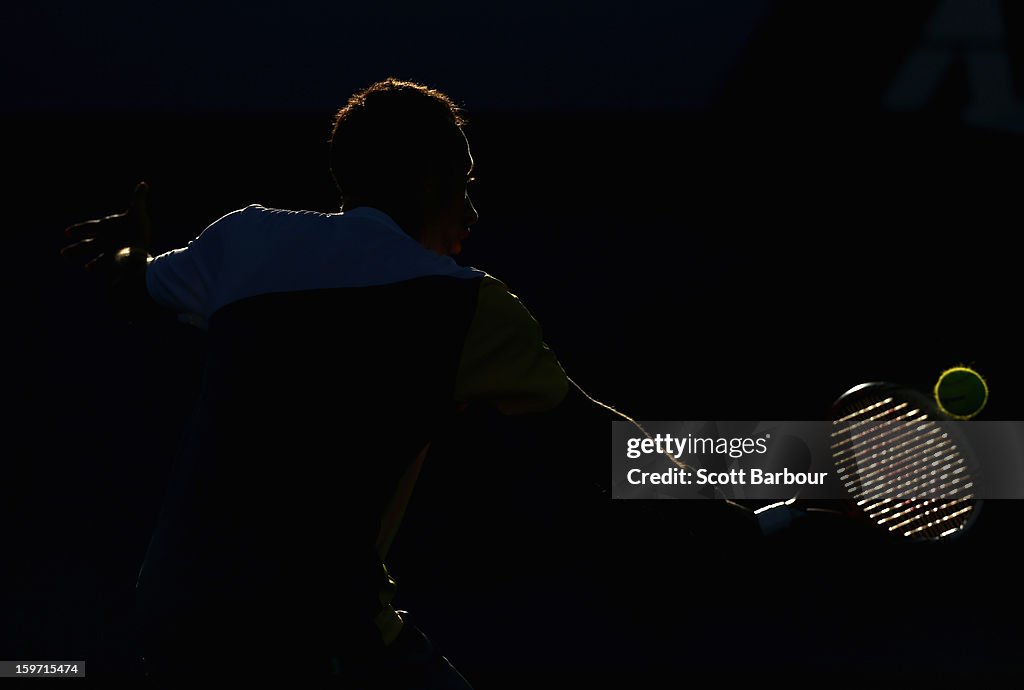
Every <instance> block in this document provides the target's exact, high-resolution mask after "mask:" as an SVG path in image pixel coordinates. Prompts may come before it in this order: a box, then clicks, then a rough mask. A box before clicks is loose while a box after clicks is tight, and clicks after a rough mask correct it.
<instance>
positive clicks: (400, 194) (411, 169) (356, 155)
mask: <svg viewBox="0 0 1024 690" xmlns="http://www.w3.org/2000/svg"><path fill="white" fill-rule="evenodd" d="M463 124H465V119H464V118H463V116H462V112H461V110H460V109H459V107H458V106H457V105H456V104H455V102H454V101H452V99H451V98H449V97H448V96H447V95H446V94H444V93H442V92H440V91H438V90H437V89H433V88H430V87H427V86H424V85H422V84H417V83H415V82H411V81H403V80H399V79H395V78H393V77H391V78H388V79H384V80H383V81H379V82H377V83H376V84H373V85H371V86H368V87H367V88H365V89H362V90H361V91H358V92H356V93H355V94H353V95H352V96H351V97H350V98H349V99H348V103H347V104H346V105H345V107H343V108H341V109H340V110H339V111H338V112H337V114H336V115H335V118H334V125H333V128H332V132H331V138H330V158H331V172H332V174H333V175H334V180H335V182H336V183H337V185H338V189H339V190H340V191H341V196H342V200H343V201H344V202H345V203H346V204H351V203H352V202H353V201H356V202H357V203H359V204H361V205H368V206H376V207H378V208H389V209H402V210H403V211H404V212H405V213H404V214H402V215H406V216H408V215H409V214H411V213H417V212H419V213H422V212H423V211H424V209H423V208H418V209H417V208H410V204H412V205H415V204H417V203H418V204H419V205H420V206H422V200H419V201H417V195H416V190H415V183H416V180H417V178H419V177H421V176H428V177H431V178H432V179H434V180H438V181H442V182H447V181H449V180H450V181H451V182H452V183H453V184H454V183H455V181H457V180H458V179H459V178H460V177H461V178H462V181H463V182H464V181H465V173H466V172H467V170H466V167H465V166H466V154H465V150H466V149H465V140H464V139H463V136H462V133H461V131H460V128H461V127H462V125H463ZM396 220H397V219H396Z"/></svg>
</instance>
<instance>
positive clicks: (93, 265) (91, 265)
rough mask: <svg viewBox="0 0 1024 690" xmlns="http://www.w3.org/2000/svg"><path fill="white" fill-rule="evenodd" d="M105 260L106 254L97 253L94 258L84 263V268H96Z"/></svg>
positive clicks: (93, 269) (90, 269) (92, 269)
mask: <svg viewBox="0 0 1024 690" xmlns="http://www.w3.org/2000/svg"><path fill="white" fill-rule="evenodd" d="M106 260H107V255H106V254H99V255H98V256H96V258H94V259H93V260H92V261H90V262H89V263H87V264H86V265H85V270H87V271H95V270H96V269H97V268H99V267H100V266H102V265H103V263H104V262H105V261H106Z"/></svg>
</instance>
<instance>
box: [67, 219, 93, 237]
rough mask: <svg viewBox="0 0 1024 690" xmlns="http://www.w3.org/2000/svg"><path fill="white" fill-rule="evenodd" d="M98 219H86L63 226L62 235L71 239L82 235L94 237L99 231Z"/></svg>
mask: <svg viewBox="0 0 1024 690" xmlns="http://www.w3.org/2000/svg"><path fill="white" fill-rule="evenodd" d="M99 225H100V221H98V220H87V221H85V222H84V223H75V224H74V225H69V226H68V227H66V228H64V235H65V236H66V237H68V238H69V239H72V240H77V239H81V238H83V237H95V236H96V233H97V232H98V231H99Z"/></svg>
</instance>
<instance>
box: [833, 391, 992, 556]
mask: <svg viewBox="0 0 1024 690" xmlns="http://www.w3.org/2000/svg"><path fill="white" fill-rule="evenodd" d="M831 417H832V422H833V427H832V429H833V431H832V438H831V448H832V460H833V464H834V466H835V469H836V472H837V476H838V477H839V478H840V480H841V481H842V482H843V484H844V486H845V487H846V489H847V491H848V492H849V494H850V499H851V506H852V507H853V508H854V510H855V512H856V513H857V514H858V516H859V517H860V518H861V519H863V520H866V521H868V522H870V523H872V524H874V525H875V526H876V527H878V528H879V529H882V530H885V531H886V532H888V533H889V534H891V535H893V536H895V537H897V538H901V539H909V540H912V541H919V542H943V541H949V540H952V539H957V538H959V537H962V536H963V534H965V533H966V531H967V530H968V529H969V528H970V527H971V525H973V524H974V522H975V520H976V519H977V517H978V514H979V512H980V511H981V506H982V501H981V500H980V499H979V498H978V497H977V496H978V491H979V485H980V478H981V470H980V466H979V464H978V461H977V458H976V457H975V455H974V453H973V452H972V450H971V448H970V446H969V445H968V444H967V442H966V439H965V438H964V437H963V435H962V434H960V433H958V432H957V429H956V425H955V424H952V423H950V422H951V420H950V418H949V417H948V416H947V415H945V414H943V413H942V411H941V410H940V409H939V408H938V405H936V404H935V402H934V400H932V399H931V398H929V397H928V396H926V395H924V394H923V393H921V392H920V391H917V390H915V389H913V388H910V387H907V386H901V385H898V384H895V383H889V382H882V381H878V382H871V383H862V384H860V385H858V386H854V387H853V388H851V389H850V390H848V391H846V392H845V393H843V395H841V396H840V397H839V398H838V399H837V400H836V401H835V403H833V405H832V410H831Z"/></svg>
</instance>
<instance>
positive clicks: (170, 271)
mask: <svg viewBox="0 0 1024 690" xmlns="http://www.w3.org/2000/svg"><path fill="white" fill-rule="evenodd" d="M241 213H242V211H233V212H232V213H229V214H227V215H226V216H223V217H222V218H220V219H219V220H216V221H214V222H213V223H211V224H210V225H209V226H207V228H206V229H205V230H203V231H202V232H201V233H200V234H199V236H198V237H196V238H195V239H194V240H192V241H191V242H189V243H188V245H187V246H185V247H182V248H180V249H172V250H171V251H169V252H165V253H163V254H161V255H159V256H157V257H156V258H155V259H153V261H151V262H150V264H149V267H148V268H147V269H146V288H147V289H148V290H149V294H150V296H151V297H152V298H153V300H154V301H156V302H157V303H158V304H161V305H163V306H165V307H167V308H169V309H173V310H174V311H176V312H178V313H179V314H180V315H181V317H182V320H184V321H187V322H189V323H192V324H193V325H195V326H199V327H201V328H205V326H206V321H207V319H209V317H210V310H211V306H212V305H213V303H214V298H215V289H216V286H217V282H218V274H219V272H220V268H221V264H222V262H223V257H224V246H223V243H224V232H225V229H226V226H230V225H232V224H233V223H235V222H237V221H238V220H239V219H240V218H241Z"/></svg>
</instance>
